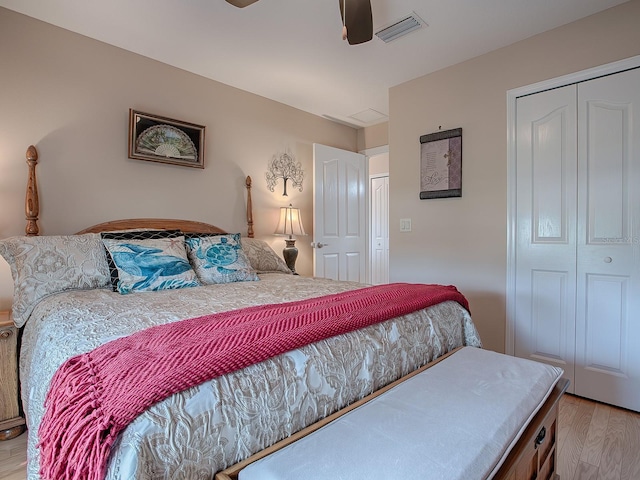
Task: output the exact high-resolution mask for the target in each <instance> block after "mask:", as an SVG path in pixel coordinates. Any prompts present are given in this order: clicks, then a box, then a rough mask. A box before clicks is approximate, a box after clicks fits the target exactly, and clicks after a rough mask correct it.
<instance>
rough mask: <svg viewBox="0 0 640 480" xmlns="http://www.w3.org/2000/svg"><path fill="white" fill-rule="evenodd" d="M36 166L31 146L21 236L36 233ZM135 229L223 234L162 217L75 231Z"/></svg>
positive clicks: (250, 231) (213, 228)
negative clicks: (25, 224)
mask: <svg viewBox="0 0 640 480" xmlns="http://www.w3.org/2000/svg"><path fill="white" fill-rule="evenodd" d="M37 163H38V150H36V147H34V146H33V145H31V146H30V147H29V148H28V149H27V165H28V166H29V178H28V180H27V196H26V200H25V214H26V217H27V226H26V227H25V233H26V234H27V235H28V236H35V235H38V234H39V233H40V228H39V226H38V220H39V219H38V215H39V214H40V199H39V198H38V185H37V182H36V165H37ZM245 187H246V188H247V236H248V237H249V238H253V204H252V202H251V177H249V176H247V178H246V180H245ZM135 228H152V229H161V230H182V231H183V232H199V233H225V230H223V229H221V228H220V227H216V226H215V225H210V224H208V223H203V222H196V221H191V220H174V219H165V218H130V219H126V220H114V221H110V222H104V223H99V224H97V225H93V226H91V227H88V228H85V229H84V230H81V231H80V232H78V234H82V233H99V232H106V231H109V230H128V229H135Z"/></svg>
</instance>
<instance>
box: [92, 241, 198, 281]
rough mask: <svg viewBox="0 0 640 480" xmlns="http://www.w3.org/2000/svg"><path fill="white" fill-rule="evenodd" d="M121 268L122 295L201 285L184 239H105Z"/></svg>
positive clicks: (106, 246) (114, 259) (115, 262)
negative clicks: (188, 255)
mask: <svg viewBox="0 0 640 480" xmlns="http://www.w3.org/2000/svg"><path fill="white" fill-rule="evenodd" d="M102 243H104V246H105V248H106V249H107V251H108V252H109V255H111V258H112V259H113V262H114V264H115V266H116V268H117V269H118V283H117V287H116V288H117V291H118V292H120V293H130V292H146V291H153V290H170V289H175V288H184V287H197V286H199V285H200V283H199V282H198V278H197V277H196V273H195V272H194V271H193V268H191V265H190V264H189V260H188V259H187V253H186V250H185V247H184V237H183V236H179V237H174V238H156V239H143V240H136V239H123V240H116V239H109V238H103V239H102Z"/></svg>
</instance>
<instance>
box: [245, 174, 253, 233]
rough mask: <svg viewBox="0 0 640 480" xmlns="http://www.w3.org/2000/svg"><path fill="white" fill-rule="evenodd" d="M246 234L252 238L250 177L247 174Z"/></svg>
mask: <svg viewBox="0 0 640 480" xmlns="http://www.w3.org/2000/svg"><path fill="white" fill-rule="evenodd" d="M245 185H246V186H247V236H248V237H249V238H253V205H252V204H251V177H250V176H249V175H247V180H246V182H245Z"/></svg>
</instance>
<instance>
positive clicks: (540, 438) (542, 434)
mask: <svg viewBox="0 0 640 480" xmlns="http://www.w3.org/2000/svg"><path fill="white" fill-rule="evenodd" d="M546 436H547V429H546V428H545V427H542V430H540V433H538V436H537V437H536V448H538V447H539V446H540V445H542V442H544V437H546Z"/></svg>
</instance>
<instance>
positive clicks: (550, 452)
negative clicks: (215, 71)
mask: <svg viewBox="0 0 640 480" xmlns="http://www.w3.org/2000/svg"><path fill="white" fill-rule="evenodd" d="M460 348H462V347H459V348H456V349H455V350H452V351H451V352H449V353H447V354H445V355H443V356H441V357H439V358H438V359H436V360H434V361H433V362H430V363H428V364H426V365H424V366H423V367H421V368H419V369H417V370H415V371H413V372H411V373H409V374H408V375H405V376H404V377H402V378H400V379H398V380H396V381H395V382H393V383H390V384H389V385H387V386H386V387H383V388H381V389H380V390H377V391H375V392H373V393H372V394H370V395H367V396H366V397H364V398H362V399H361V400H359V401H357V402H355V403H352V404H351V405H349V406H347V407H345V408H343V409H341V410H338V411H337V412H335V413H333V414H332V415H329V416H328V417H325V418H323V419H322V420H319V421H317V422H316V423H314V424H312V425H309V426H308V427H306V428H304V429H302V430H300V431H299V432H297V433H295V434H293V435H291V436H289V437H287V438H285V439H283V440H281V441H279V442H277V443H275V444H273V445H271V446H270V447H267V448H265V449H264V450H262V451H260V452H258V453H256V454H254V455H252V456H251V457H249V458H247V459H246V460H243V461H241V462H239V463H236V464H235V465H232V466H230V467H229V468H227V469H225V470H222V471H221V472H218V473H217V474H216V476H215V480H237V479H238V475H239V473H240V471H241V470H242V469H243V468H245V467H247V466H248V465H249V464H251V463H253V462H255V461H257V460H260V459H261V458H263V457H266V456H267V455H270V454H271V453H273V452H276V451H278V450H280V449H282V448H284V447H286V446H287V445H290V444H291V443H293V442H295V441H297V440H299V439H301V438H303V437H305V436H307V435H309V434H311V433H313V432H315V431H316V430H318V429H319V428H321V427H323V426H325V425H327V424H328V423H331V422H332V421H333V420H335V419H337V418H339V417H341V416H342V415H344V414H345V413H347V412H350V411H351V410H353V409H355V408H358V407H359V406H361V405H364V404H365V403H367V402H369V401H370V400H372V399H374V398H376V397H377V396H379V395H381V394H383V393H384V392H386V391H388V390H390V389H392V388H393V387H395V386H396V385H398V384H400V383H402V382H404V381H405V380H407V379H409V378H411V377H413V376H415V375H417V374H419V373H421V372H423V371H425V370H427V369H428V368H431V367H432V366H434V365H436V364H438V363H439V362H441V361H443V360H445V359H446V358H448V357H449V356H451V355H453V354H454V353H455V352H456V351H458V350H459V349H460ZM568 386H569V381H568V380H566V379H560V381H558V383H557V384H556V386H555V388H554V389H553V391H552V392H551V394H550V395H549V397H548V398H547V400H546V401H545V403H544V404H543V405H542V407H541V408H540V410H539V411H538V413H537V414H536V415H535V417H534V418H533V419H532V421H531V422H530V423H529V425H528V427H527V428H526V429H525V431H524V432H523V434H522V436H521V437H520V440H519V441H518V442H517V443H516V445H515V446H514V447H513V448H512V449H511V452H509V455H508V456H507V458H506V459H505V461H504V463H503V464H502V466H501V467H500V469H499V471H498V472H497V473H496V475H495V476H494V477H493V479H494V480H520V479H523V480H524V479H527V480H528V479H531V478H537V479H541V480H549V479H558V478H559V477H558V475H557V474H556V466H557V464H558V462H557V448H556V444H557V434H558V427H557V423H558V401H559V400H560V398H561V397H562V395H563V394H564V392H565V391H566V389H567V387H568ZM543 432H544V433H543Z"/></svg>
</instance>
